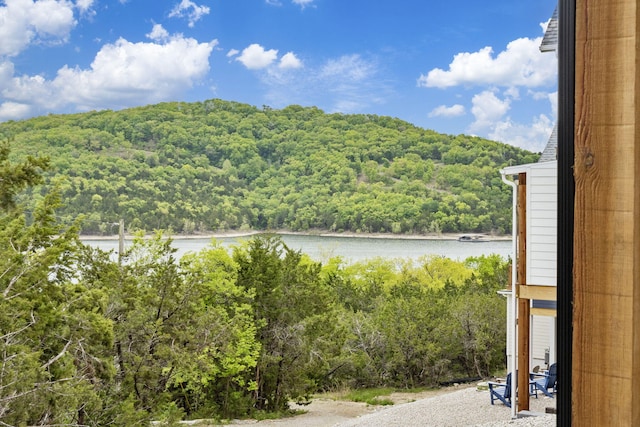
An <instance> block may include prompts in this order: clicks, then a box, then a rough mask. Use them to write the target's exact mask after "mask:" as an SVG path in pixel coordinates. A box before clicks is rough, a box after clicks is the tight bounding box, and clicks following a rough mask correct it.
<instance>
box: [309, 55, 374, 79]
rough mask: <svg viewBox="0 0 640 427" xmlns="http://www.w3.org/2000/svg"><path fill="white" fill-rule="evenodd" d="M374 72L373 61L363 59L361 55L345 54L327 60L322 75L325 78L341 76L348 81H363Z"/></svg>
mask: <svg viewBox="0 0 640 427" xmlns="http://www.w3.org/2000/svg"><path fill="white" fill-rule="evenodd" d="M373 72H374V66H373V64H372V63H371V62H367V61H365V60H363V59H362V57H361V56H360V55H357V54H353V55H344V56H341V57H340V58H338V59H330V60H329V61H327V63H326V64H325V66H324V67H322V70H321V71H320V75H321V76H322V77H325V78H332V77H340V78H343V79H345V80H347V81H361V80H363V79H366V78H367V77H369V76H370V75H371V74H372V73H373Z"/></svg>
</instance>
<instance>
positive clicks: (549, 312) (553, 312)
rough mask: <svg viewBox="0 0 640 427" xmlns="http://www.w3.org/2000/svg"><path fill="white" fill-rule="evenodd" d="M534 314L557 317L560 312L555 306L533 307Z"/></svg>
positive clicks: (532, 313) (532, 312)
mask: <svg viewBox="0 0 640 427" xmlns="http://www.w3.org/2000/svg"><path fill="white" fill-rule="evenodd" d="M531 315H532V316H547V317H556V316H557V315H558V312H557V311H556V310H555V309H553V308H535V307H532V308H531Z"/></svg>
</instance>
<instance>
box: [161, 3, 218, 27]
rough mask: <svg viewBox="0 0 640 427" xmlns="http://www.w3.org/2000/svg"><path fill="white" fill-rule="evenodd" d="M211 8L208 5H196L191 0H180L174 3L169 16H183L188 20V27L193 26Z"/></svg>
mask: <svg viewBox="0 0 640 427" xmlns="http://www.w3.org/2000/svg"><path fill="white" fill-rule="evenodd" d="M210 11H211V9H209V6H198V5H197V4H195V3H194V2H192V1H191V0H182V1H181V2H180V3H179V4H177V5H175V6H174V8H173V9H172V10H171V12H170V13H169V17H170V18H184V17H186V18H187V19H188V20H189V27H193V26H194V25H195V23H196V22H198V21H199V20H200V18H202V17H203V16H205V15H208V14H209V12H210Z"/></svg>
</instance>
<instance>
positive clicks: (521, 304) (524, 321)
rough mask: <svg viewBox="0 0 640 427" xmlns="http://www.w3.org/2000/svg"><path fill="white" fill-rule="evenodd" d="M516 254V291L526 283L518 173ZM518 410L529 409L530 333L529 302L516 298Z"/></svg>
mask: <svg viewBox="0 0 640 427" xmlns="http://www.w3.org/2000/svg"><path fill="white" fill-rule="evenodd" d="M517 210H518V215H517V216H518V242H517V243H518V254H517V266H516V276H517V277H516V280H517V282H518V283H517V284H516V293H518V291H517V289H519V288H520V285H523V284H525V283H527V174H526V173H520V174H518V202H517ZM517 306H518V390H520V392H519V393H518V406H517V410H518V411H528V410H529V352H530V349H529V341H530V334H531V330H530V329H531V315H530V307H531V303H530V302H529V300H528V299H520V298H518V304H517Z"/></svg>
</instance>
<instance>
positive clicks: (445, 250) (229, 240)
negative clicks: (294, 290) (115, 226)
mask: <svg viewBox="0 0 640 427" xmlns="http://www.w3.org/2000/svg"><path fill="white" fill-rule="evenodd" d="M279 236H280V237H281V238H282V241H283V242H284V243H285V244H286V245H287V246H288V247H289V248H291V249H294V250H300V251H302V252H303V253H305V254H307V255H309V256H310V257H311V258H312V259H314V260H315V261H321V262H326V261H327V260H328V259H329V258H331V257H335V256H340V257H342V258H343V259H344V260H345V261H346V262H347V263H354V262H358V261H363V260H366V259H373V258H377V257H383V258H388V259H395V258H403V259H413V260H417V259H418V258H420V257H422V256H424V255H439V256H445V257H447V258H451V259H457V260H464V259H466V258H468V257H470V256H480V255H490V254H498V255H500V256H502V257H503V258H507V257H509V256H510V255H511V241H510V240H501V241H487V242H459V241H457V240H433V239H395V238H394V239H388V238H372V237H336V236H305V235H292V234H281V235H279ZM251 237H252V236H241V237H220V238H216V240H217V241H218V242H220V243H221V244H222V246H224V247H227V248H230V247H232V246H234V245H237V244H238V243H240V242H242V241H245V240H248V239H251ZM84 242H85V243H87V244H90V245H93V246H97V247H99V248H101V249H104V250H111V249H113V250H114V252H115V251H117V250H118V241H117V240H115V239H113V238H112V239H99V240H85V241H84ZM130 243H131V242H130V241H125V246H126V245H128V244H130ZM210 243H211V239H208V238H206V239H204V238H203V239H194V238H188V239H180V238H175V239H174V241H173V247H174V248H176V249H177V254H178V256H182V255H184V254H186V253H187V252H197V251H200V250H201V249H204V248H206V247H207V246H208V245H209V244H210Z"/></svg>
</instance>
